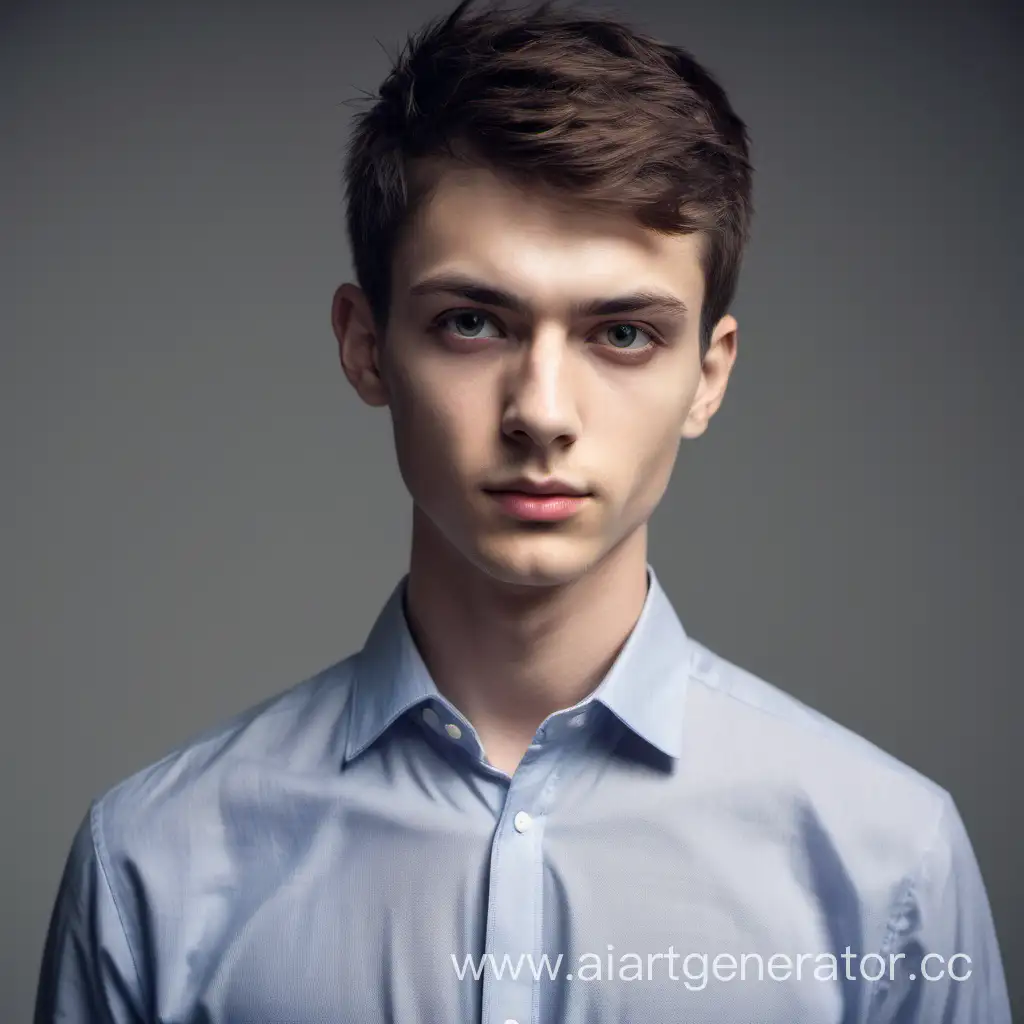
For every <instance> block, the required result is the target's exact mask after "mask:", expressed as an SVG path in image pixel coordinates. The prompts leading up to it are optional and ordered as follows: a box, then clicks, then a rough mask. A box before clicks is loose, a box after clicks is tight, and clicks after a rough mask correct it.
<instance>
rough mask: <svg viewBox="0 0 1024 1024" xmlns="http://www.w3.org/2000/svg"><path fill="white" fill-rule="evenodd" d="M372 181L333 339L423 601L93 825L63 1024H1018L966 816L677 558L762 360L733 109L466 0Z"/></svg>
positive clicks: (416, 598) (368, 169)
mask: <svg viewBox="0 0 1024 1024" xmlns="http://www.w3.org/2000/svg"><path fill="white" fill-rule="evenodd" d="M346 173H347V185H348V203H349V206H348V209H349V229H350V239H351V244H352V252H353V255H354V260H355V266H356V272H357V277H358V280H359V282H360V287H356V286H355V285H352V284H346V285H343V286H342V287H341V288H340V289H339V290H338V292H337V294H336V296H335V300H334V307H333V323H334V328H335V331H336V334H337V337H338V342H339V347H340V359H341V364H342V366H343V368H344V372H345V374H346V376H347V377H348V379H349V381H350V382H351V383H352V385H353V387H354V388H355V390H356V392H357V393H358V395H359V397H360V398H361V399H362V400H363V401H365V402H367V403H369V404H370V405H376V406H386V407H387V408H388V409H389V411H390V415H391V421H392V425H393V429H394V437H395V443H396V449H397V455H398V461H399V465H400V468H401V472H402V475H403V477H404V480H405V482H406V484H407V486H408V489H409V491H410V494H411V496H412V500H413V503H414V510H415V511H414V525H413V536H412V550H411V561H410V567H409V573H408V576H407V577H405V578H404V579H403V580H402V581H401V582H400V583H399V585H398V586H397V587H396V589H395V591H394V593H393V595H392V597H391V599H390V600H389V602H388V603H387V605H386V606H385V608H384V609H383V611H382V612H381V613H380V617H379V619H378V621H377V623H376V625H375V626H374V628H373V630H372V632H371V634H370V636H369V639H368V640H367V643H366V645H365V647H364V648H363V650H361V651H360V652H359V653H358V654H355V655H353V656H352V657H349V658H346V659H345V660H342V661H340V662H339V663H337V664H335V665H333V666H331V667H329V668H327V669H325V670H323V671H322V672H321V673H319V674H318V675H317V676H316V677H315V678H312V679H310V680H307V681H305V682H303V683H302V684H300V685H298V686H296V687H293V688H292V689H290V690H289V691H287V692H286V693H284V694H283V695H281V696H279V697H277V698H275V699H274V700H272V701H270V702H268V703H265V704H263V705H261V706H260V707H258V708H256V709H254V710H252V711H249V712H248V713H246V714H245V715H243V716H241V717H239V718H238V719H236V720H234V721H233V722H231V723H230V724H228V725H227V726H225V727H222V728H220V729H217V730H216V731H214V732H212V733H208V734H206V735H205V736H203V737H202V738H200V739H199V740H196V741H193V742H191V743H189V744H188V745H187V746H185V747H184V748H182V749H180V750H177V751H175V752H174V753H172V754H170V755H168V756H167V757H165V758H164V759H163V760H162V761H160V762H159V763H157V764H156V765H153V766H151V767H149V768H147V769H146V770H145V771H142V772H140V773H139V774H137V775H135V776H133V777H132V778H130V779H128V780H127V781H126V782H124V783H122V784H121V785H120V786H118V787H116V788H115V789H113V790H112V791H111V792H109V793H107V794H106V795H105V796H103V797H102V798H101V799H100V800H98V801H97V802H95V803H94V805H93V806H92V808H91V810H90V813H89V815H88V817H87V819H86V821H85V822H84V823H83V825H82V828H81V830H80V831H79V833H78V835H77V837H76V839H75V842H74V845H73V848H72V851H71V854H70V857H69V860H68V866H67V869H66V872H65V876H64V879H63V882H62V886H61V891H60V894H59V896H58V900H57V906H56V909H55V911H54V916H53V921H52V924H51V929H50V934H49V938H48V942H47V947H46V952H45V962H44V965H43V970H42V978H41V983H40V988H39V1000H38V1009H37V1015H36V1021H37V1024H56V1022H57V1021H58V1020H60V1021H68V1022H80V1024H85V1022H86V1021H88V1022H101V1021H106V1022H117V1024H127V1022H141V1021H146V1022H150V1021H161V1022H171V1021H173V1022H176V1024H178V1022H181V1024H184V1022H200V1021H201V1022H205V1024H243V1022H254V1024H255V1022H260V1024H270V1022H278V1021H280V1022H285V1021H287V1022H296V1024H298V1022H302V1024H321V1022H323V1024H326V1022H328V1021H330V1022H338V1024H340V1022H353V1024H355V1022H358V1024H367V1022H377V1021H389V1022H399V1024H425V1022H431V1024H433V1022H442V1021H444V1022H449V1021H452V1022H454V1021H465V1022H470V1021H473V1022H480V1021H482V1022H486V1024H502V1022H505V1024H516V1022H519V1024H528V1022H544V1024H549V1022H550V1024H555V1022H565V1024H584V1022H587V1024H613V1022H614V1024H620V1022H623V1021H654V1022H664V1024H676V1022H678V1021H683V1020H692V1021H702V1022H704V1024H710V1022H722V1024H726V1022H729V1024H734V1022H738V1021H753V1020H757V1021H759V1022H768V1021H771V1022H775V1021H778V1022H785V1024H799V1022H808V1024H809V1022H814V1024H826V1022H830V1024H840V1022H843V1024H854V1022H857V1024H860V1022H878V1024H881V1022H883V1021H884V1022H896V1021H898V1022H901V1024H932V1022H938V1021H943V1022H946V1024H969V1022H970V1024H983V1022H984V1024H1008V1022H1009V1019H1010V1017H1009V1009H1008V1003H1007V994H1006V987H1005V982H1004V978H1003V973H1002V968H1001V965H1000V958H999V953H998V949H997V943H996V937H995V934H994V929H993V923H992V918H991V915H990V910H989V905H988V902H987V898H986V894H985V889H984V885H983V883H982V879H981V877H980V874H979V871H978V867H977V864H976V861H975V858H974V855H973V853H972V850H971V846H970V843H969V841H968V838H967V836H966V834H965V832H964V827H963V824H962V822H961V819H960V817H959V815H958V813H957V810H956V808H955V806H954V804H953V802H952V800H951V799H950V797H949V796H948V794H947V793H946V792H944V791H943V790H942V789H940V788H939V787H938V786H936V785H935V784H933V783H931V782H929V781H928V780H927V779H925V778H922V777H921V776H920V775H918V774H916V773H915V772H914V771H912V770H911V769H909V768H907V767H904V766H903V765H901V764H900V763H899V762H897V761H896V760H894V759H893V758H891V757H889V756H887V755H885V754H884V753H882V752H880V751H879V750H877V749H876V748H874V747H872V746H871V745H870V744H869V743H867V742H866V741H864V740H861V739H859V738H857V737H856V736H854V735H851V734H850V733H848V732H846V731H844V730H843V729H842V728H840V727H839V726H837V725H835V724H833V723H831V722H830V721H828V720H827V719H825V718H823V717H822V716H820V715H817V714H815V713H814V712H812V711H811V710H809V709H808V708H806V707H804V706H803V705H801V704H799V703H798V702H797V701H796V700H794V699H793V698H791V697H789V696H787V695H786V694H785V693H783V692H782V691H780V690H778V689H775V688H774V687H773V686H771V685H770V684H768V683H767V682H765V681H763V680H761V679H758V678H756V677H755V676H753V675H751V674H750V673H748V672H745V671H744V670H742V669H740V668H738V667H737V666H735V665H733V664H731V663H730V662H728V661H727V660H725V659H724V658H723V657H721V656H719V655H717V654H715V653H713V652H712V651H710V650H708V649H707V648H706V647H704V646H702V645H701V644H700V643H699V642H698V641H697V640H695V639H694V638H692V637H689V636H688V635H687V634H686V632H685V631H684V629H683V627H682V625H681V624H680V622H679V620H678V619H677V617H676V615H675V613H674V611H673V609H672V607H671V606H670V604H669V602H668V600H667V598H666V595H665V593H664V592H663V591H662V589H661V587H660V586H659V584H658V581H657V578H656V576H655V574H654V572H653V571H652V570H651V568H650V566H649V565H648V563H647V526H646V524H647V522H648V519H649V518H650V516H651V513H652V512H653V510H654V508H655V506H656V505H657V503H658V501H659V500H660V498H661V497H662V494H663V492H664V490H665V487H666V485H667V482H668V479H669V475H670V473H671V471H672V467H673V464H674V461H675V458H676V454H677V449H678V447H679V444H680V441H681V440H682V439H684V438H685V439H693V438H696V437H699V436H700V435H701V434H702V433H703V432H704V430H705V429H706V428H707V425H708V421H709V420H710V418H711V417H712V416H713V415H714V413H715V411H716V410H717V409H718V407H719V405H720V403H721V402H722V399H723V395H724V394H725V390H726V384H727V381H728V379H729V374H730V371H731V369H732V366H733V362H734V360H735V358H736V338H737V324H736V321H735V319H734V318H733V317H732V316H731V315H729V313H728V308H729V305H730V302H731V300H732V298H733V294H734V291H735V287H736V280H737V274H738V268H739V264H740V257H741V252H742V249H743V244H744V241H745V238H746V235H747V225H748V221H749V217H750V209H751V204H750V188H751V171H750V166H749V162H748V149H747V137H746V130H745V127H744V124H743V122H742V121H741V120H740V119H739V118H738V117H737V116H736V114H735V113H734V112H733V110H732V108H731V106H730V104H729V102H728V100H727V98H726V96H725V94H724V93H723V92H722V90H721V88H720V87H719V86H718V85H717V84H716V83H715V81H714V80H713V79H712V78H711V77H709V76H708V74H707V73H706V72H705V71H703V70H702V69H701V68H700V66H699V65H698V64H697V63H696V62H695V61H693V59H692V58H691V57H689V56H688V55H687V54H686V53H685V52H683V51H681V50H679V49H676V48H674V47H671V46H667V45H663V44H659V43H657V42H655V41H653V40H651V39H649V38H646V37H643V36H640V35H637V34H634V33H633V32H631V31H630V30H628V29H627V28H626V27H624V26H622V25H620V24H618V23H616V22H614V21H610V20H598V19H596V18H594V17H593V16H588V15H585V14H584V13H582V12H573V11H572V10H566V11H565V12H562V13H560V12H558V11H556V10H554V9H552V8H549V7H542V8H540V9H536V10H533V11H528V12H517V13H510V12H508V11H504V12H502V11H500V10H489V11H484V12H480V13H471V12H469V11H467V10H466V9H465V5H463V6H460V7H459V8H457V9H456V11H455V12H454V13H453V14H452V16H451V17H450V18H448V19H447V20H442V21H439V22H436V23H434V24H432V25H431V26H429V27H428V28H427V29H426V30H424V31H423V32H422V33H420V35H419V36H418V37H417V38H415V39H413V40H410V44H409V47H408V48H407V51H406V52H405V54H404V55H403V57H402V58H401V59H400V61H399V63H398V65H397V66H396V68H395V69H394V71H393V72H392V74H391V75H390V76H389V77H388V79H387V81H386V82H385V83H384V85H383V87H382V88H381V90H380V95H379V99H378V100H377V102H376V104H375V105H374V106H373V107H372V109H370V110H369V111H368V112H366V113H365V114H363V115H361V116H360V117H359V119H358V121H357V124H356V130H355V133H354V137H353V140H352V144H351V150H350V155H349V159H348V163H347V168H346ZM681 542H683V539H682V538H681ZM545 957H546V958H547V959H544V958H545Z"/></svg>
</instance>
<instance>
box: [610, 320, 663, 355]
mask: <svg viewBox="0 0 1024 1024" xmlns="http://www.w3.org/2000/svg"><path fill="white" fill-rule="evenodd" d="M599 333H600V334H602V335H603V336H605V337H606V338H607V339H608V341H609V343H610V345H611V347H612V348H615V349H621V350H624V351H629V352H642V351H643V350H644V349H647V348H650V347H651V346H652V345H654V344H656V343H657V340H658V339H657V338H655V337H654V335H653V334H651V333H650V332H649V331H645V330H644V329H643V328H642V327H637V325H636V324H610V325H609V326H608V327H602V328H601V330H600V332H599ZM637 341H640V342H641V344H640V345H638V346H635V342H637Z"/></svg>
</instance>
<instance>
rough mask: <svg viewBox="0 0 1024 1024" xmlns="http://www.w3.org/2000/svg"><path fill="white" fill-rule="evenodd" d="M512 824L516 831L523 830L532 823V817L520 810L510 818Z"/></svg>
mask: <svg viewBox="0 0 1024 1024" xmlns="http://www.w3.org/2000/svg"><path fill="white" fill-rule="evenodd" d="M512 824H513V825H515V828H516V831H517V832H525V831H526V830H527V829H528V828H529V827H530V826H531V825H532V824H533V819H532V818H531V817H530V816H529V815H528V814H527V813H526V811H520V812H519V813H518V814H517V815H516V816H515V817H514V818H513V819H512Z"/></svg>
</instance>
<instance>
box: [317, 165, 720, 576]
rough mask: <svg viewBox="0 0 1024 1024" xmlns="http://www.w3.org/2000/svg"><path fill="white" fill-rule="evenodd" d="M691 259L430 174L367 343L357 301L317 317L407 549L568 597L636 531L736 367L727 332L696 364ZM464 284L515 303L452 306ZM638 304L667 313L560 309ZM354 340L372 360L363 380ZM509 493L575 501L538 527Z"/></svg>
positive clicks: (511, 194)
mask: <svg viewBox="0 0 1024 1024" xmlns="http://www.w3.org/2000/svg"><path fill="white" fill-rule="evenodd" d="M699 244H700V243H699V239H698V237H697V236H695V235H690V236H673V237H666V236H659V235H657V234H655V233H654V232H652V231H649V230H646V229H644V228H642V227H640V226H638V225H636V224H635V223H633V222H632V221H629V220H627V219H625V218H623V219H619V218H610V217H609V216H608V215H607V214H597V213H594V212H593V211H588V210H587V209H585V208H582V207H579V206H572V205H570V204H567V202H566V201H565V200H557V199H555V198H554V197H551V196H549V195H545V194H540V193H536V192H533V193H526V192H524V191H522V190H520V189H517V188H515V187H514V186H512V185H511V184H509V183H507V182H505V181H503V180H501V179H499V178H498V177H496V176H494V175H493V174H492V173H490V172H488V171H486V170H483V169H469V168H462V167H459V168H454V167H453V168H451V169H447V170H445V172H444V173H443V174H442V175H441V177H440V179H439V184H438V186H437V188H436V190H435V191H434V192H433V194H432V195H431V198H430V200H429V201H428V202H427V203H425V204H424V205H423V206H422V207H421V208H420V210H419V211H418V213H417V215H416V217H415V219H414V221H413V222H412V224H411V225H410V228H409V230H408V231H407V233H406V235H405V236H404V240H403V242H402V244H401V245H400V247H399V249H398V251H397V252H396V254H395V260H394V270H393V280H392V298H391V310H390V319H389V323H388V328H387V336H386V338H385V339H383V340H381V339H379V338H373V336H372V330H373V329H372V327H370V326H369V325H370V323H371V318H370V317H369V313H368V310H367V307H366V306H365V303H364V301H363V300H362V297H361V294H362V293H358V295H355V297H354V299H353V301H354V304H355V305H354V314H350V315H349V317H348V321H347V323H341V322H339V302H338V300H337V299H336V303H335V326H336V329H337V330H338V332H339V338H340V339H341V341H342V361H343V363H344V364H345V365H346V372H348V374H349V377H350V379H352V382H353V384H354V385H355V386H356V387H357V389H358V390H360V392H361V393H362V394H363V397H364V398H365V399H366V400H367V401H370V402H371V403H373V404H384V403H386V404H387V405H388V406H389V407H390V410H391V415H392V423H393V429H394V437H395V443H396V450H397V456H398V464H399V468H400V471H401V473H402V477H403V479H404V481H405V483H406V486H407V487H408V489H409V491H410V494H411V495H412V498H413V501H414V503H415V505H416V506H417V508H416V515H417V516H418V517H420V518H421V520H422V523H421V526H422V530H421V531H420V532H421V534H422V533H423V532H424V531H425V532H426V534H427V536H428V537H429V538H430V539H429V540H425V541H424V542H429V543H433V544H436V545H439V546H447V547H448V548H449V549H450V551H449V553H450V552H452V551H453V552H457V553H458V554H459V555H461V556H462V557H463V558H465V559H467V560H468V561H469V562H470V563H472V564H473V565H475V566H476V567H477V568H478V569H480V570H481V571H483V572H485V573H487V574H488V575H490V576H492V577H494V578H496V579H500V580H502V581H504V582H507V583H517V584H533V585H545V584H555V583H566V582H570V581H571V580H573V579H575V578H576V577H578V576H579V575H581V574H582V573H584V572H586V571H587V570H589V569H590V568H592V567H594V566H595V565H596V564H597V563H599V562H600V561H601V560H602V559H603V558H605V557H606V556H607V555H608V554H609V553H610V552H611V551H612V550H614V549H616V548H618V547H619V546H620V545H622V544H623V542H625V541H627V540H628V539H630V538H633V537H635V536H636V534H637V531H640V530H644V529H645V527H646V523H647V520H648V518H649V517H650V515H651V513H652V512H653V510H654V508H655V507H656V505H657V504H658V502H659V500H660V499H661V497H662V495H663V494H664V491H665V488H666V486H667V484H668V481H669V477H670V475H671V471H672V467H673V465H674V462H675V459H676V454H677V451H678V448H679V443H680V439H681V438H682V437H684V436H686V437H696V436H697V435H699V434H700V433H702V432H703V430H704V427H705V426H706V423H707V419H708V417H709V416H710V415H712V414H713V413H714V411H715V409H716V408H717V405H718V402H719V401H720V399H721V394H722V393H723V392H724V388H725V382H726V379H727V377H728V372H729V369H730V367H731V364H732V359H733V357H734V354H735V333H736V331H735V326H736V325H735V321H734V320H732V318H731V317H726V318H724V319H723V320H722V321H721V323H720V324H719V325H718V326H717V328H716V331H715V337H714V338H713V345H712V351H711V353H709V356H708V359H706V360H705V366H704V367H703V368H702V365H701V361H700V354H699V339H698V332H699V323H700V309H701V299H702V295H703V276H702V273H701V269H700V266H699V262H698V251H699V250H698V246H699ZM440 278H447V279H449V280H448V282H447V283H445V282H443V281H442V282H440V283H432V282H437V279H440ZM455 278H458V279H461V280H462V281H463V284H461V285H460V284H459V283H458V282H457V281H454V280H453V279H455ZM471 282H472V283H475V285H476V286H478V287H479V288H488V289H491V290H492V291H495V292H498V291H500V292H504V293H508V294H510V295H512V296H515V297H516V298H517V300H519V305H521V307H522V308H508V307H507V306H506V305H504V304H502V303H501V302H499V301H497V299H498V298H499V297H498V296H496V295H490V296H489V295H483V294H480V293H476V292H469V293H468V294H467V291H466V288H467V287H468V286H469V285H470V283H471ZM345 289H349V293H348V294H349V295H350V296H352V295H354V293H357V292H358V289H354V286H350V285H347V286H343V289H340V290H339V295H341V294H342V293H343V292H344V290H345ZM637 293H657V295H658V296H662V297H665V298H668V299H674V300H675V301H676V304H677V305H678V306H680V307H684V308H685V311H684V309H683V308H679V309H672V308H658V307H656V306H655V305H647V306H645V307H644V308H637V309H631V310H629V311H628V312H622V311H621V309H618V310H614V311H612V312H603V313H602V312H594V311H581V310H580V309H578V308H577V309H574V307H580V306H583V305H585V304H587V303H596V302H601V301H605V302H607V301H608V300H611V299H615V298H619V297H623V296H628V295H635V294H637ZM356 321H358V322H361V323H362V325H363V327H364V328H366V329H365V330H363V331H360V329H359V328H358V326H354V324H355V323H356ZM346 339H347V341H346ZM346 345H348V346H349V347H350V351H349V353H348V361H347V362H346ZM361 345H362V346H364V347H365V346H367V345H370V346H371V347H372V348H373V349H374V354H373V356H372V357H371V363H370V364H369V365H372V362H375V363H376V365H377V366H378V367H379V371H380V377H379V380H377V381H374V380H373V379H372V378H373V377H374V373H373V371H372V370H367V366H368V363H367V361H366V359H365V355H366V353H365V351H364V352H363V354H362V357H360V355H359V353H358V351H357V350H358V349H359V347H360V346H361ZM361 359H362V361H361ZM357 367H361V369H358V368H357ZM367 374H369V376H367ZM520 478H527V479H528V480H530V481H533V482H537V481H541V482H545V481H551V480H559V481H562V482H563V483H565V484H567V485H568V486H570V487H572V488H573V489H574V490H577V491H581V492H584V494H585V496H584V497H582V498H581V499H579V500H577V501H576V502H575V503H574V505H573V506H571V507H569V508H568V509H567V508H566V507H565V503H563V505H562V506H555V507H552V504H551V503H550V502H549V503H548V504H547V506H546V507H547V513H545V512H544V508H545V506H544V505H543V503H540V502H533V503H530V502H529V501H522V500H517V499H516V497H515V495H511V496H509V495H507V494H502V493H496V492H501V491H503V490H505V491H507V490H508V489H509V488H513V489H514V488H515V487H516V481H517V480H519V479H520ZM566 512H568V513H569V514H567V515H566V514H565V513H566ZM558 513H561V514H562V515H563V516H564V517H563V518H557V519H551V518H549V517H550V516H551V515H552V514H558ZM545 515H547V517H548V518H544V517H545ZM538 516H540V517H541V518H538ZM421 539H422V538H421Z"/></svg>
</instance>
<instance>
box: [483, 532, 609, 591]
mask: <svg viewBox="0 0 1024 1024" xmlns="http://www.w3.org/2000/svg"><path fill="white" fill-rule="evenodd" d="M602 554H604V551H603V550H602V549H600V548H599V547H598V545H596V544H595V543H594V542H593V540H590V541H589V542H588V541H586V540H584V539H583V538H581V537H578V536H577V537H567V536H565V535H561V536H559V535H557V534H554V533H552V534H547V535H543V534H539V533H538V534H536V535H534V536H529V537H516V538H501V539H500V540H499V539H494V538H491V539H488V540H487V541H485V542H484V543H482V544H480V545H479V547H478V548H477V549H476V550H475V551H474V552H473V555H472V560H473V561H474V562H475V563H476V564H477V567H478V568H479V569H481V570H482V571H483V572H485V573H486V574H487V575H488V576H490V577H491V578H492V579H494V580H497V581H498V582H500V583H507V584H510V585H517V586H524V587H557V586H564V585H566V584H569V583H572V582H574V581H575V580H577V579H579V578H580V577H581V576H584V575H586V573H587V572H589V571H590V570H591V569H592V568H593V567H594V566H595V565H596V564H597V563H598V562H599V561H600V559H601V555H602Z"/></svg>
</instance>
